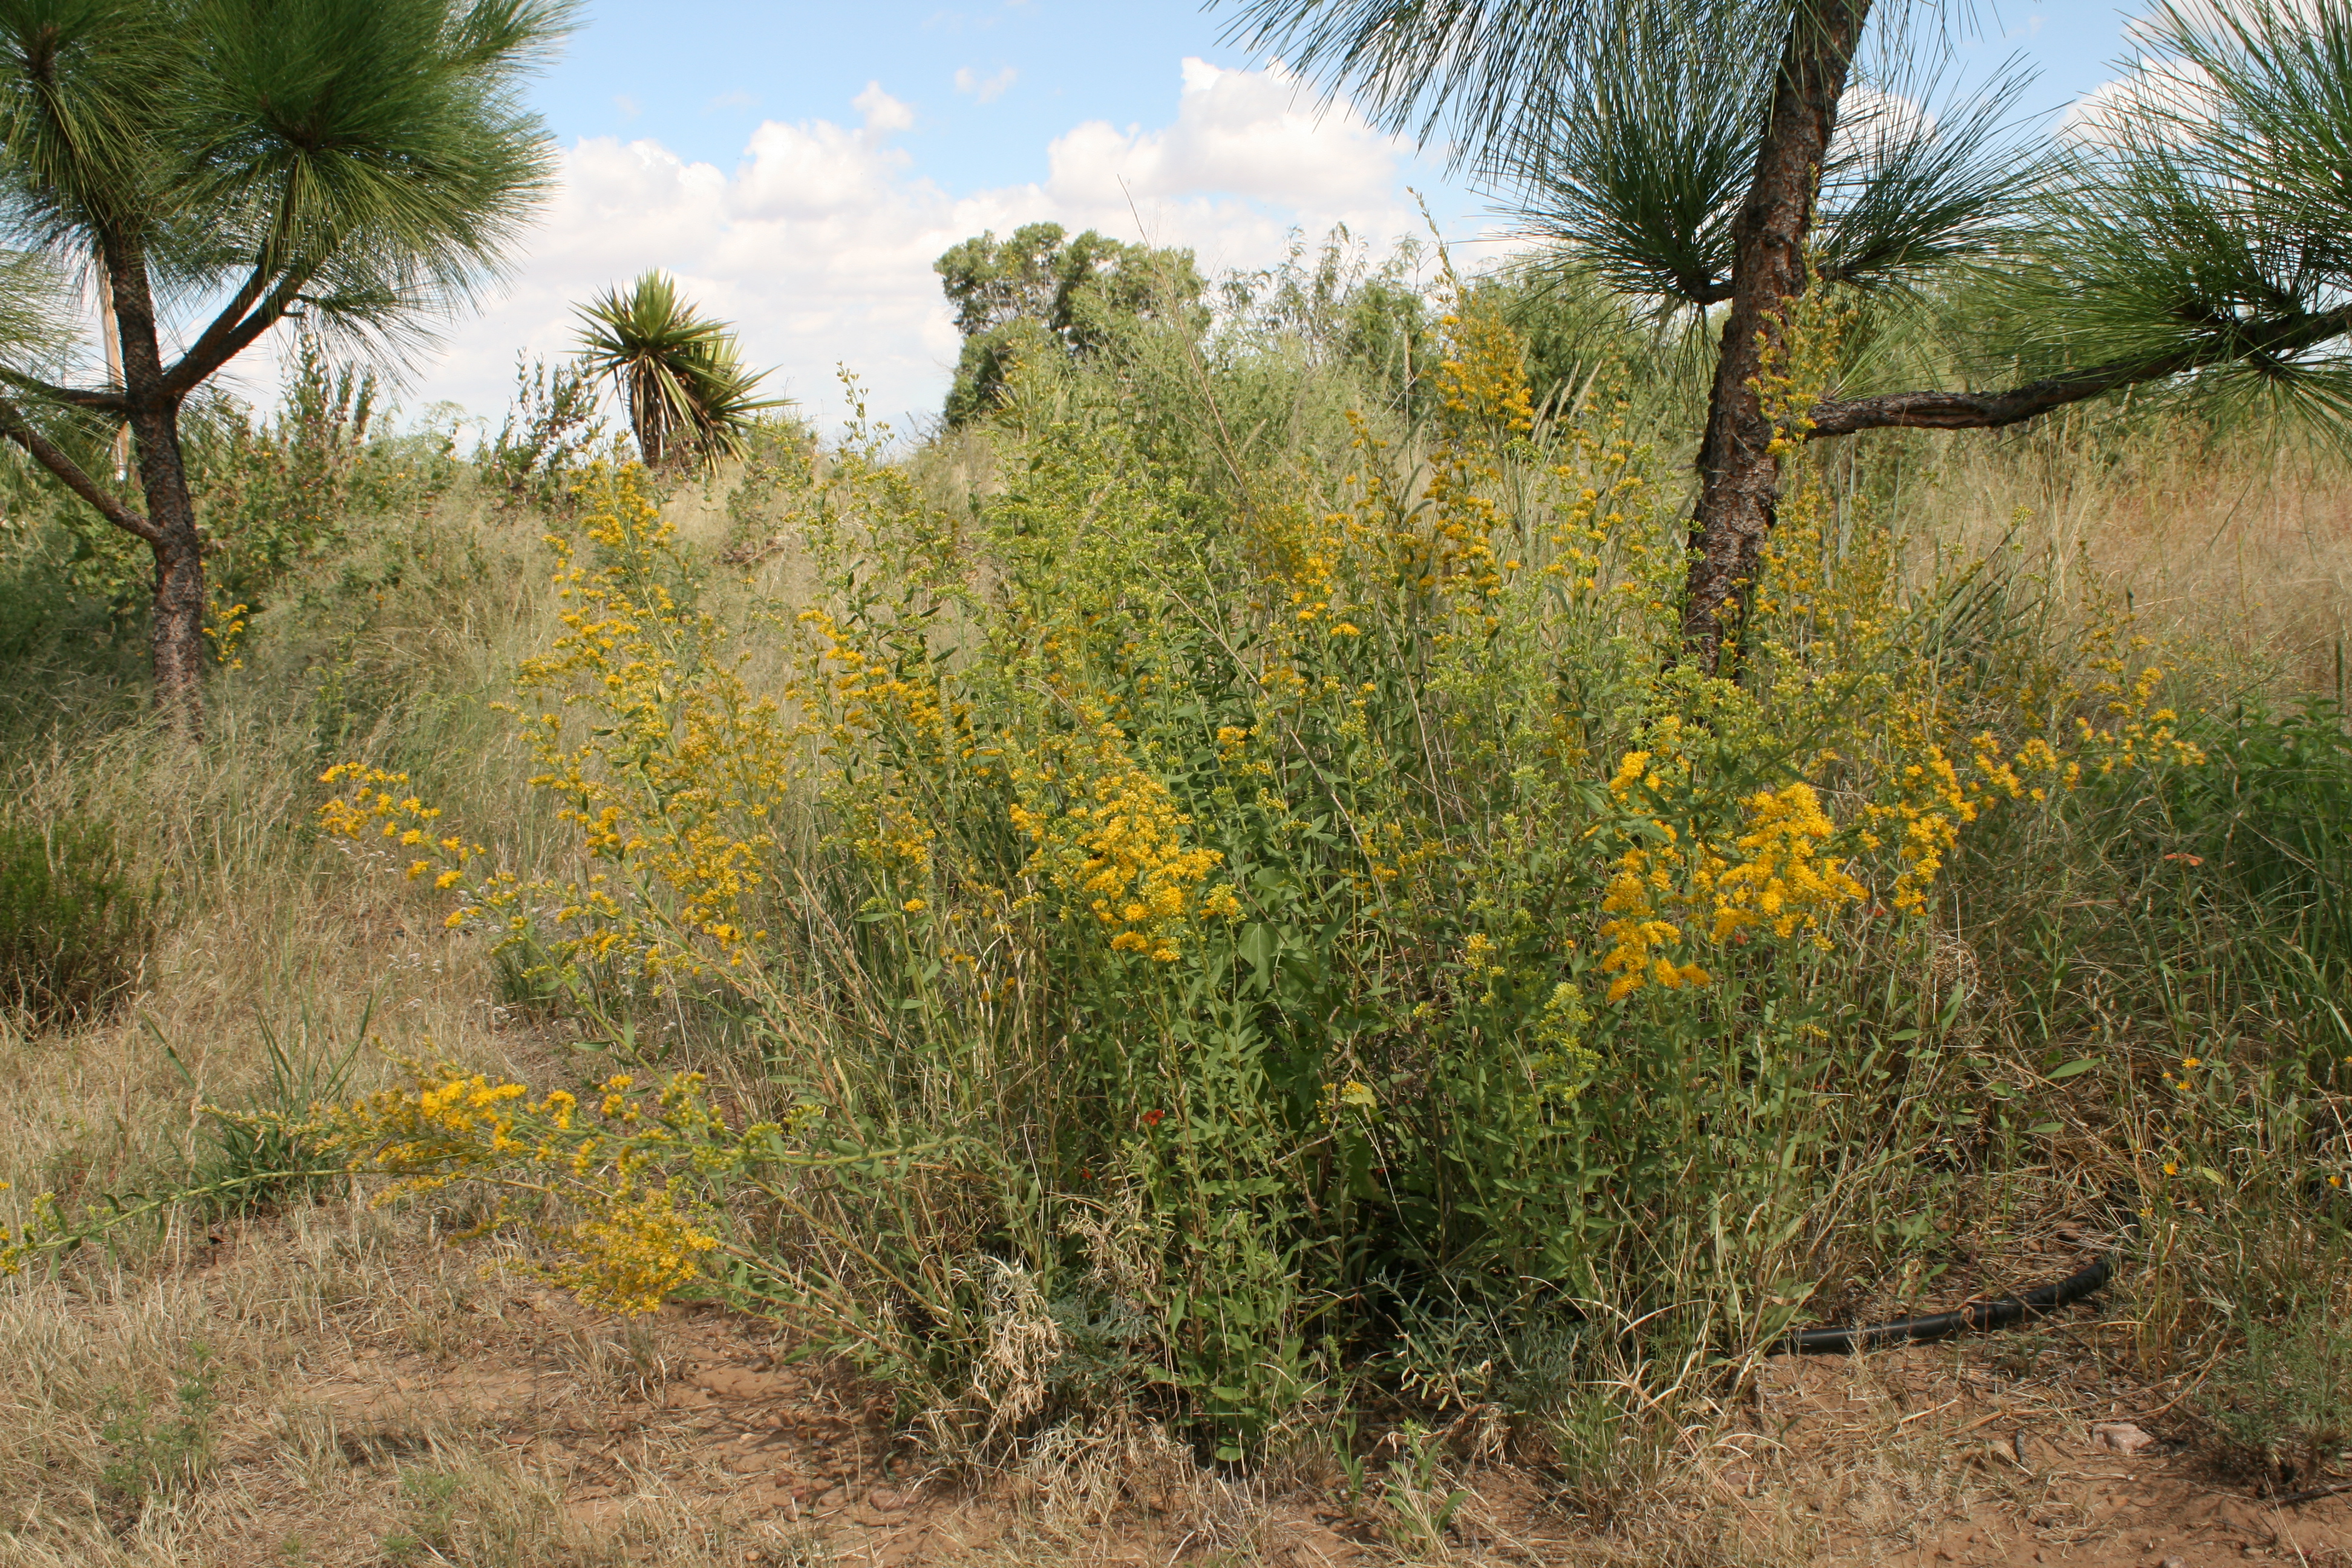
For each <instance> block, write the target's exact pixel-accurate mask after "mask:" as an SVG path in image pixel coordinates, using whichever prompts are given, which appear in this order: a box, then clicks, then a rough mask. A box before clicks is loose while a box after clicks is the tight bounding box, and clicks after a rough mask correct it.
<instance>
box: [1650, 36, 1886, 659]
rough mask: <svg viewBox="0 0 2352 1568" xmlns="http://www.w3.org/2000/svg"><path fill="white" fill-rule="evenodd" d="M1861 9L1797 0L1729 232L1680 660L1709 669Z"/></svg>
mask: <svg viewBox="0 0 2352 1568" xmlns="http://www.w3.org/2000/svg"><path fill="white" fill-rule="evenodd" d="M1870 5H1871V0H1799V3H1798V5H1797V6H1796V14H1795V16H1793V17H1792V18H1791V19H1790V24H1789V37H1788V41H1787V43H1786V45H1785V46H1784V47H1783V48H1782V51H1781V57H1780V72H1779V77H1778V79H1777V81H1776V82H1775V85H1774V88H1773V92H1772V107H1771V112H1770V114H1769V118H1768V119H1767V121H1766V124H1765V132H1764V140H1763V144H1762V146H1761V148H1760V149H1759V151H1758V153H1757V158H1756V175H1755V178H1754V180H1753V181H1752V182H1751V183H1750V184H1749V186H1748V199H1747V201H1746V202H1745V203H1744V204H1743V205H1742V206H1741V208H1740V212H1739V217H1738V221H1737V223H1736V224H1735V226H1734V228H1733V239H1734V246H1735V249H1734V259H1733V264H1732V295H1731V310H1730V312H1729V314H1728V315H1727V317H1726V319H1725V321H1724V324H1723V345H1722V349H1721V351H1720V353H1719V355H1718V357H1717V361H1716V371H1715V386H1714V391H1713V395H1712V396H1711V397H1710V399H1709V401H1708V405H1707V417H1706V436H1705V437H1704V438H1703V439H1702V441H1701V442H1700V445H1699V457H1698V468H1699V499H1698V506H1697V509H1696V511H1694V513H1693V514H1692V518H1691V531H1690V543H1691V550H1692V556H1691V563H1690V567H1689V571H1688V574H1687V575H1686V578H1685V592H1684V602H1683V647H1684V654H1685V658H1688V659H1690V660H1691V661H1692V662H1693V663H1696V665H1698V666H1699V667H1700V668H1703V669H1706V670H1707V671H1709V672H1710V673H1717V672H1721V671H1722V666H1723V655H1724V649H1725V647H1726V645H1727V643H1730V644H1732V645H1734V646H1736V641H1737V638H1738V633H1739V621H1740V617H1741V615H1742V612H1743V609H1744V606H1745V604H1746V602H1747V599H1748V590H1749V589H1750V588H1751V587H1752V586H1753V585H1754V584H1755V582H1756V574H1757V571H1758V568H1759V563H1760V561H1761V559H1762V554H1763V547H1764V537H1765V535H1766V534H1767V533H1769V531H1771V527H1772V514H1773V505H1774V502H1775V500H1776V499H1777V498H1778V495H1779V492H1780V465H1779V463H1778V462H1777V461H1776V460H1775V459H1774V458H1773V457H1772V455H1771V445H1772V426H1771V423H1770V421H1769V420H1768V419H1767V418H1766V417H1765V415H1764V409H1763V405H1762V402H1761V400H1760V399H1759V396H1758V395H1757V390H1756V386H1755V381H1756V378H1757V375H1758V374H1759V372H1760V371H1761V370H1762V368H1763V364H1764V357H1765V354H1766V353H1767V352H1768V349H1769V346H1772V345H1777V344H1778V343H1779V342H1780V333H1781V331H1782V330H1783V328H1784V326H1785V323H1786V321H1787V318H1788V310H1789V303H1790V301H1791V300H1795V299H1796V298H1797V297H1798V296H1800V295H1801V294H1802V293H1803V292H1804V290H1805V240H1806V237H1807V235H1808V234H1809V233H1810V231H1811V228H1812V223H1813V209H1814V203H1815V200H1816V198H1817V196H1818V195H1819V194H1820V189H1821V171H1822V163H1823V162H1824V161H1825V159H1826V158H1827V156H1828V153H1829V145H1830V137H1831V135H1832V133H1833V132H1835V131H1836V129H1837V110H1838V100H1840V99H1841V98H1843V96H1844V94H1845V85H1846V77H1847V74H1848V72H1849V71H1850V70H1851V69H1852V68H1853V56H1854V50H1855V48H1856V47H1857V46H1858V45H1859V44H1860V42H1861V39H1862V29H1863V24H1864V22H1865V21H1866V20H1867V19H1868V17H1869V15H1870Z"/></svg>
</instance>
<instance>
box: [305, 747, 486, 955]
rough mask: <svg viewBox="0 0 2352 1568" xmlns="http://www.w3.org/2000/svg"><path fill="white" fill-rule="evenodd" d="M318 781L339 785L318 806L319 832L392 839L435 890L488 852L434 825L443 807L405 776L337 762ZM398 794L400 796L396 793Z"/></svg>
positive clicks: (414, 872) (412, 873)
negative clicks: (414, 787) (425, 799)
mask: <svg viewBox="0 0 2352 1568" xmlns="http://www.w3.org/2000/svg"><path fill="white" fill-rule="evenodd" d="M319 782H320V784H338V785H341V793H339V794H337V795H333V796H331V798H330V799H328V800H327V802H326V803H325V804H324V805H320V807H319V812H318V816H319V826H320V830H321V831H323V832H325V833H326V834H328V835H329V836H330V837H336V838H347V839H356V840H359V841H361V842H367V841H369V840H371V839H373V840H389V841H390V847H394V848H397V849H401V850H405V851H407V852H408V853H409V855H410V857H411V858H410V859H409V862H408V866H407V873H408V879H409V880H410V881H412V882H414V881H416V880H417V879H420V878H423V877H425V875H427V874H428V873H432V874H433V886H434V888H435V889H436V890H441V891H446V890H447V889H451V888H454V887H456V886H457V884H458V883H459V882H461V881H463V880H464V879H465V876H466V867H467V865H468V864H470V863H471V862H472V861H473V860H474V859H475V858H477V857H478V856H480V855H483V854H485V853H487V851H486V850H485V849H484V848H483V847H482V846H481V845H479V844H468V843H467V842H466V841H465V840H464V839H462V838H460V837H457V836H456V835H455V834H451V833H446V832H444V831H442V830H441V829H440V828H438V827H436V826H435V824H436V822H437V821H438V819H439V817H440V816H441V808H440V807H438V806H432V805H425V803H424V802H423V801H422V800H420V799H418V798H417V796H416V795H415V792H414V791H412V790H410V789H409V787H408V775H407V774H406V773H387V772H385V771H384V770H383V769H382V768H376V767H370V766H368V765H367V764H366V763H336V764H335V765H334V766H333V767H331V768H329V769H328V770H327V771H326V772H325V773H320V775H319ZM395 790H398V791H400V792H402V793H400V794H398V795H394V793H393V792H394V791H395ZM451 923H452V924H453V925H454V924H456V923H457V921H456V920H455V919H453V920H452V921H451Z"/></svg>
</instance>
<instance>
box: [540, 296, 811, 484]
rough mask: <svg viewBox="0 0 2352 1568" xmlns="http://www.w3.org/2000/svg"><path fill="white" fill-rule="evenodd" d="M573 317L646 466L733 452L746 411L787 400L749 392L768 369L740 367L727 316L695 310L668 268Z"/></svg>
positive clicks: (702, 460)
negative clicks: (577, 319)
mask: <svg viewBox="0 0 2352 1568" xmlns="http://www.w3.org/2000/svg"><path fill="white" fill-rule="evenodd" d="M580 315H581V317H582V319H583V321H585V322H586V330H585V331H583V333H582V334H581V349H582V353H583V358H584V360H585V363H586V364H587V368H588V372H589V374H591V375H597V376H604V377H606V378H609V379H610V380H611V382H612V383H613V388H614V391H615V392H617V393H618V394H619V395H620V397H621V402H622V405H623V406H625V408H626V409H627V410H628V413H629V428H630V429H631V430H632V431H633V432H634V433H635V436H636V437H637V452H638V454H639V456H641V457H643V458H645V462H646V467H647V468H662V467H664V466H666V465H670V464H676V463H683V462H694V463H699V464H701V465H703V466H705V467H708V466H709V465H711V464H713V463H716V462H718V461H719V459H720V458H740V457H741V456H742V455H743V449H744V448H743V442H744V433H745V431H747V430H748V429H749V428H750V427H751V420H752V417H753V416H755V415H757V414H758V413H759V412H760V411H761V410H762V409H766V408H779V407H782V405H783V404H784V403H785V402H786V399H783V398H778V397H771V398H765V399H761V398H755V397H753V396H752V393H753V392H754V391H755V390H756V389H757V388H758V386H759V384H760V383H761V382H762V381H764V380H766V379H767V377H768V373H767V372H766V371H760V372H757V373H756V374H755V373H753V372H751V371H749V370H747V369H745V368H744V365H743V359H742V354H741V353H740V350H739V348H738V347H737V344H736V339H735V334H734V332H733V331H731V330H730V328H729V327H728V325H727V323H726V322H724V321H708V320H705V319H704V318H703V317H702V316H700V315H698V314H697V313H696V311H695V309H694V307H693V306H692V305H689V304H688V303H687V302H686V300H685V299H684V297H682V296H681V295H680V294H679V293H678V291H677V282H676V281H675V280H674V279H671V278H670V277H669V275H668V274H667V273H664V272H657V271H656V272H647V273H646V274H645V275H644V276H642V277H640V278H639V279H637V281H636V284H635V287H634V288H632V289H630V291H629V292H628V293H626V294H623V293H622V292H621V291H620V290H619V289H609V290H607V291H606V292H605V293H604V294H603V295H602V296H600V297H599V298H598V299H597V300H596V301H595V303H593V304H591V305H583V306H582V307H581V309H580Z"/></svg>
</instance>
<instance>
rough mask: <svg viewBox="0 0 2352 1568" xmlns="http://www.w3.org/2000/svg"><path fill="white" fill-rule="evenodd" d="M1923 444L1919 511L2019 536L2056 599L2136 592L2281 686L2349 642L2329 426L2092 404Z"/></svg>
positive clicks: (1977, 533)
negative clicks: (2150, 415) (2155, 418)
mask: <svg viewBox="0 0 2352 1568" xmlns="http://www.w3.org/2000/svg"><path fill="white" fill-rule="evenodd" d="M1928 447H1929V449H1930V450H1931V451H1932V453H1933V454H1934V455H1933V458H1931V461H1932V463H1933V464H1934V477H1933V479H1932V481H1931V482H1932V485H1933V489H1932V499H1929V500H1927V501H1926V502H1925V510H1927V511H1928V512H1929V513H1930V514H1931V515H1933V516H1935V517H1936V518H1937V520H1938V526H1937V531H1938V535H1939V537H1941V538H1942V539H1944V540H1945V541H1946V542H1948V543H1955V542H1956V543H1958V545H1959V546H1960V547H1961V548H1962V549H1964V550H1983V549H1986V548H1989V547H1990V546H1991V545H1992V544H1994V543H1995V542H1999V541H2000V540H2003V539H2009V540H2011V541H2013V542H2016V543H2018V544H2019V545H2021V546H2022V549H2023V559H2024V560H2026V561H2027V562H2029V563H2032V570H2034V571H2037V572H2043V573H2046V574H2048V575H2049V578H2050V581H2051V585H2052V587H2053V589H2054V590H2055V593H2056V596H2057V597H2058V599H2059V600H2060V601H2061V602H2062V603H2068V602H2073V601H2074V600H2075V599H2076V598H2077V597H2078V596H2079V595H2081V594H2082V593H2083V592H2084V590H2085V589H2087V588H2094V587H2095V588H2097V589H2101V590H2104V591H2105V592H2107V593H2110V594H2114V595H2118V596H2120V595H2125V594H2128V595H2130V597H2131V600H2132V603H2133V605H2134V607H2135V608H2136V609H2137V611H2138V612H2139V614H2140V616H2141V620H2142V625H2143V626H2144V628H2145V629H2147V631H2149V632H2151V633H2153V634H2157V635H2161V636H2165V637H2186V638H2188V639H2189V640H2192V641H2194V642H2197V643H2200V644H2202V645H2204V646H2206V647H2211V648H2213V649H2215V650H2217V651H2221V652H2224V653H2226V654H2227V655H2229V656H2230V657H2231V658H2236V659H2239V660H2242V661H2245V662H2246V663H2247V665H2248V666H2249V667H2250V668H2252V669H2254V670H2258V671H2259V673H2260V674H2261V675H2263V677H2265V678H2267V679H2268V680H2269V681H2270V682H2271V683H2272V684H2273V685H2274V687H2275V688H2276V689H2282V690H2288V691H2300V690H2315V689H2332V688H2333V687H2334V685H2335V682H2336V679H2337V663H2336V661H2337V658H2338V651H2339V650H2340V649H2342V648H2344V647H2346V646H2347V642H2352V462H2347V457H2346V454H2345V453H2344V452H2343V451H2342V450H2341V449H2340V448H2337V447H2331V446H2330V445H2329V444H2328V443H2327V442H2326V438H2325V437H2320V436H2317V435H2315V434H2312V433H2308V432H2300V431H2295V430H2293V429H2288V430H2284V431H2282V430H2279V429H2277V428H2275V427H2272V426H2266V425H2265V424H2263V422H2261V421H2253V422H2251V423H2250V424H2249V425H2248V426H2241V427H2237V428H2233V429H2230V430H2226V431H2224V432H2221V433H2220V434H2210V433H2209V432H2208V431H2206V430H2205V429H2204V428H2203V427H2202V426H2198V425H2195V424H2193V423H2191V422H2189V421H2187V420H2181V421H2179V422H2178V423H2158V424H2156V425H2154V426H2125V425H2122V424H2119V423H2118V422H2117V420H2116V416H2114V415H2113V414H2111V413H2109V412H2107V411H2105V410H2104V409H2087V410H2077V411H2074V413H2072V414H2070V415H2068V416H2064V417H2063V418H2058V419H2053V420H2051V421H2048V422H2046V423H2044V424H2042V425H2040V426H2032V427H2029V428H2027V429H2025V430H2022V431H2020V432H2017V433H2014V434H2011V435H2007V436H2002V437H1986V436H1983V435H1981V434H1978V433H1975V432H1964V433H1960V434H1958V435H1954V436H1950V437H1937V438H1930V440H1929V442H1928Z"/></svg>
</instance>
